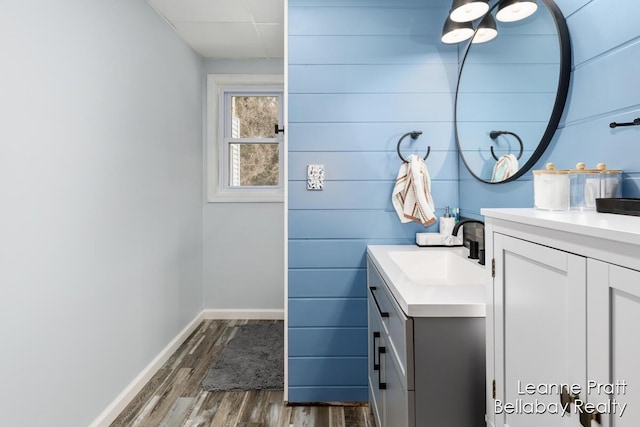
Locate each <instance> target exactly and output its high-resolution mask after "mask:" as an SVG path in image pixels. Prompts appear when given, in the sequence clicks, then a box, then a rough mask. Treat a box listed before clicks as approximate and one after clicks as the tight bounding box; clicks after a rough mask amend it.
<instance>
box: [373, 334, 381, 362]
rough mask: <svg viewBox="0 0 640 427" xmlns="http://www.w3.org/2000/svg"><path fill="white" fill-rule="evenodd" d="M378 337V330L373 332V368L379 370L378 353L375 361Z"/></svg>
mask: <svg viewBox="0 0 640 427" xmlns="http://www.w3.org/2000/svg"><path fill="white" fill-rule="evenodd" d="M378 338H380V332H374V333H373V349H372V350H373V370H374V371H379V370H380V355H378V363H376V339H378Z"/></svg>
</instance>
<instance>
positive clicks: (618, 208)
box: [596, 199, 640, 216]
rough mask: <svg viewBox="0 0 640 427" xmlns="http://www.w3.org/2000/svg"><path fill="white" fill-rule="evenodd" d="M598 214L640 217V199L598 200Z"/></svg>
mask: <svg viewBox="0 0 640 427" xmlns="http://www.w3.org/2000/svg"><path fill="white" fill-rule="evenodd" d="M596 210H597V211H598V212H604V213H612V214H621V215H634V216H640V199H596Z"/></svg>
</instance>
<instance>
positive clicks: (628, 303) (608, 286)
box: [587, 260, 640, 427]
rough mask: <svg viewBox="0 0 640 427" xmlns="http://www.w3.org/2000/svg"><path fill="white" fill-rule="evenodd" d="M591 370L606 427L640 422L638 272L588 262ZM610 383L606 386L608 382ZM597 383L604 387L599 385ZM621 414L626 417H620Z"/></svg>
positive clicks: (593, 396) (594, 394)
mask: <svg viewBox="0 0 640 427" xmlns="http://www.w3.org/2000/svg"><path fill="white" fill-rule="evenodd" d="M587 271H588V281H587V295H588V298H587V301H588V305H587V312H588V313H589V316H588V317H587V330H588V339H587V373H588V375H589V380H590V382H589V384H587V386H588V390H589V391H590V397H591V399H590V402H591V403H593V404H594V405H596V408H595V409H596V410H598V409H599V410H600V412H608V413H607V414H602V415H600V419H601V421H602V423H601V425H603V426H607V427H609V426H616V427H627V426H629V427H630V426H637V425H638V424H640V366H639V365H638V354H639V353H640V337H639V335H638V328H640V272H639V271H635V270H631V269H627V268H622V267H619V266H617V265H611V264H608V263H605V262H601V261H597V260H589V262H588V265H587ZM607 384H610V385H611V386H609V387H607V386H606V385H607ZM598 385H605V386H601V387H600V388H598ZM620 415H622V416H620Z"/></svg>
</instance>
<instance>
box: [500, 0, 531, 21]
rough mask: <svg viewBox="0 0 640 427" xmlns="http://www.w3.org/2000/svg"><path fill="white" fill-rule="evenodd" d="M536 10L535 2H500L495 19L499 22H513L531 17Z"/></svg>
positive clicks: (506, 0) (519, 0) (523, 0)
mask: <svg viewBox="0 0 640 427" xmlns="http://www.w3.org/2000/svg"><path fill="white" fill-rule="evenodd" d="M536 10H538V3H536V0H500V5H499V6H498V13H496V19H497V20H498V21H501V22H515V21H519V20H521V19H524V18H526V17H528V16H531V15H532V14H533V13H534V12H535V11H536Z"/></svg>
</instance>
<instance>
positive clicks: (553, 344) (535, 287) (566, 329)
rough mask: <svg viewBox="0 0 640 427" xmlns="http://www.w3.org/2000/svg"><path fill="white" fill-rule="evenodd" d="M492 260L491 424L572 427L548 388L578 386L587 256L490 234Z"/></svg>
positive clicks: (581, 366)
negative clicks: (493, 383)
mask: <svg viewBox="0 0 640 427" xmlns="http://www.w3.org/2000/svg"><path fill="white" fill-rule="evenodd" d="M494 257H495V262H496V276H495V281H494V292H495V295H494V298H495V301H494V304H495V306H494V312H495V313H494V314H495V361H496V366H495V368H496V369H495V375H496V387H497V390H496V391H497V395H496V400H494V404H495V405H494V408H493V410H494V411H495V414H496V415H495V420H496V424H497V425H499V426H509V427H534V426H535V427H539V426H545V427H554V426H579V422H578V420H577V417H576V416H575V415H572V414H567V415H565V416H564V417H563V416H562V415H561V412H560V413H553V412H556V410H559V406H560V390H559V389H561V387H557V386H556V387H554V386H553V385H558V384H578V385H579V386H581V387H582V386H583V385H584V383H585V373H586V361H585V360H584V354H585V352H586V326H585V324H586V319H585V317H586V313H585V311H586V310H585V309H586V259H585V258H584V257H580V256H577V255H574V254H570V253H567V252H562V251H559V250H556V249H552V248H549V247H546V246H542V245H538V244H534V243H531V242H527V241H524V240H520V239H515V238H512V237H509V236H505V235H501V234H497V233H496V234H495V235H494ZM527 384H532V385H533V387H535V391H534V392H533V393H530V394H529V393H528V392H527V391H526V386H527ZM506 405H513V410H512V411H511V410H507V409H508V408H507V406H506ZM538 410H539V412H541V413H535V412H538ZM508 412H511V413H508ZM527 412H534V413H527Z"/></svg>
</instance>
